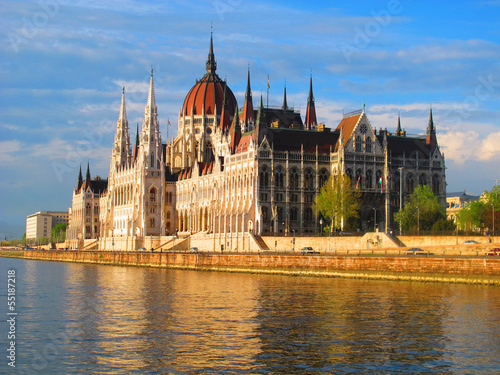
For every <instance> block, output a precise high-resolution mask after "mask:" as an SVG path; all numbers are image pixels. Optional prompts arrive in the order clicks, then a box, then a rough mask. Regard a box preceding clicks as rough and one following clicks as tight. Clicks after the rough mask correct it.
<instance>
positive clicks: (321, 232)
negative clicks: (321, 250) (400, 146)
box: [319, 218, 323, 235]
mask: <svg viewBox="0 0 500 375" xmlns="http://www.w3.org/2000/svg"><path fill="white" fill-rule="evenodd" d="M319 231H320V235H322V234H323V218H321V219H319Z"/></svg>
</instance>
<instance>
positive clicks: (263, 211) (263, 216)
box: [262, 207, 268, 220]
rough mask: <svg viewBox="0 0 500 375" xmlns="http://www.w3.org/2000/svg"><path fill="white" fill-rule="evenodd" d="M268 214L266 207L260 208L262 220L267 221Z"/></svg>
mask: <svg viewBox="0 0 500 375" xmlns="http://www.w3.org/2000/svg"><path fill="white" fill-rule="evenodd" d="M267 216H268V212H267V207H262V220H267Z"/></svg>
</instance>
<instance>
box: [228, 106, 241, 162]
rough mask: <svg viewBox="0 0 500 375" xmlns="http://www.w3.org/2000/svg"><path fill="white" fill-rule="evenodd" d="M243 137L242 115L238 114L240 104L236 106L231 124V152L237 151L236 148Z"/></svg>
mask: <svg viewBox="0 0 500 375" xmlns="http://www.w3.org/2000/svg"><path fill="white" fill-rule="evenodd" d="M240 139H241V126H240V117H239V114H238V106H236V108H235V111H234V118H233V123H232V125H231V144H230V146H231V153H232V154H234V153H236V148H237V147H238V144H239V143H240Z"/></svg>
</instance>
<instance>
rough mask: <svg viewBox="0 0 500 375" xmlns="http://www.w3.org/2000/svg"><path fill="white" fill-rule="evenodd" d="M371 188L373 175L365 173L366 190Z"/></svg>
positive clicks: (369, 172) (370, 172)
mask: <svg viewBox="0 0 500 375" xmlns="http://www.w3.org/2000/svg"><path fill="white" fill-rule="evenodd" d="M372 187H373V173H372V171H366V188H367V189H371V188H372Z"/></svg>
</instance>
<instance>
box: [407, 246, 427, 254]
mask: <svg viewBox="0 0 500 375" xmlns="http://www.w3.org/2000/svg"><path fill="white" fill-rule="evenodd" d="M405 254H406V255H434V254H433V253H429V252H428V251H425V250H422V249H420V248H418V247H412V248H411V249H408V250H406V253H405Z"/></svg>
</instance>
